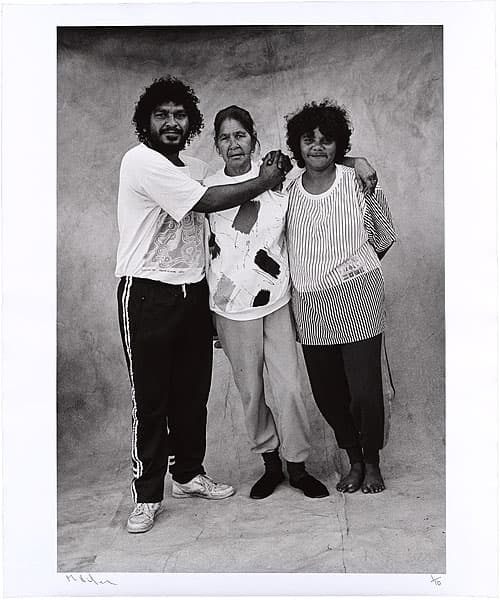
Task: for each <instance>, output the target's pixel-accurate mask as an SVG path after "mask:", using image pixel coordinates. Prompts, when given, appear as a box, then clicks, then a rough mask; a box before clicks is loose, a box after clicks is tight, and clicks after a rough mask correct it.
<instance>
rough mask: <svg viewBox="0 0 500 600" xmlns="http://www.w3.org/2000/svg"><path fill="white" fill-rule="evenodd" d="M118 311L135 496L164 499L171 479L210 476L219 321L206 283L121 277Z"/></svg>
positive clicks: (178, 479) (142, 498)
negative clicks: (210, 410)
mask: <svg viewBox="0 0 500 600" xmlns="http://www.w3.org/2000/svg"><path fill="white" fill-rule="evenodd" d="M118 313H119V322H120V331H121V335H122V341H123V347H124V351H125V358H126V361H127V367H128V370H129V377H130V383H131V388H132V467H133V481H132V495H133V497H134V501H135V502H159V501H160V500H161V499H162V498H163V486H164V479H165V474H166V472H167V468H168V456H169V453H170V454H171V455H172V454H173V453H175V464H174V465H173V466H171V472H172V477H173V478H174V479H175V480H176V481H178V482H179V483H186V482H187V481H190V480H191V479H192V478H193V477H195V476H196V475H198V474H200V473H204V472H205V471H204V469H203V459H204V456H205V447H206V423H207V408H206V405H207V401H208V394H209V391H210V381H211V374H212V323H211V317H210V313H209V309H208V287H207V283H206V281H205V280H203V281H201V282H200V283H196V284H190V285H186V286H185V288H183V287H181V286H174V285H168V284H164V283H161V282H158V281H153V280H150V279H140V278H136V277H122V279H121V280H120V283H119V285H118Z"/></svg>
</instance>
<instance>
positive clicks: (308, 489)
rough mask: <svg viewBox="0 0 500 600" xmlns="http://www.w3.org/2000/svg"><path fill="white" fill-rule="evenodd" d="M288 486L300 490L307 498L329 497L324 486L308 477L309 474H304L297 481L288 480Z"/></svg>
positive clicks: (310, 476) (313, 478)
mask: <svg viewBox="0 0 500 600" xmlns="http://www.w3.org/2000/svg"><path fill="white" fill-rule="evenodd" d="M290 485H291V486H292V487H294V488H298V489H299V490H302V491H303V492H304V495H305V496H307V497H308V498H326V497H327V496H329V495H330V492H329V491H328V489H327V488H326V486H325V485H323V484H322V483H321V481H318V480H317V479H316V478H315V477H313V476H312V475H309V473H306V474H305V475H303V476H302V477H300V478H299V479H290Z"/></svg>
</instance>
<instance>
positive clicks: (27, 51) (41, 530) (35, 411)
mask: <svg viewBox="0 0 500 600" xmlns="http://www.w3.org/2000/svg"><path fill="white" fill-rule="evenodd" d="M494 19H495V12H494V3H493V2H442V3H433V2H400V3H395V2H387V3H384V2H350V3H349V2H343V3H340V2H339V3H329V2H319V3H312V2H307V8H305V4H300V3H281V2H279V3H273V4H270V3H266V4H265V6H264V5H263V4H260V5H258V6H255V5H253V6H252V5H249V4H246V3H238V4H237V5H232V6H231V5H228V4H227V3H223V4H218V5H214V4H209V3H207V2H203V3H201V4H191V3H183V4H181V5H174V4H173V3H171V2H169V3H164V4H135V5H132V4H127V5H125V4H121V5H117V4H110V5H96V4H92V5H90V4H88V5H75V4H73V5H57V6H56V5H51V6H33V5H32V6H17V5H5V6H4V7H3V31H2V37H3V42H2V50H3V69H2V84H3V85H2V99H3V103H2V104H3V106H2V128H3V135H2V175H3V183H2V212H3V215H2V217H3V219H2V226H3V227H2V255H3V267H2V268H3V390H2V391H3V420H4V429H3V442H4V449H5V453H4V462H3V476H4V513H5V514H6V515H7V518H4V565H5V582H4V585H5V594H6V595H8V596H11V595H23V596H31V595H34V596H49V595H50V596H57V595H63V596H79V595H98V596H104V595H107V594H111V595H123V596H125V595H140V596H144V595H151V596H154V595H169V596H172V595H186V594H188V595H215V596H221V595H225V594H231V595H237V594H239V593H241V592H242V591H244V593H245V594H251V595H260V594H264V595H268V596H270V595H283V594H288V595H293V596H298V595H337V596H338V595H349V594H351V593H356V594H367V595H375V594H377V595H382V594H386V595H405V594H411V595H426V596H428V595H448V596H449V595H451V596H453V595H454V596H457V595H462V596H465V595H471V596H483V597H486V596H492V595H495V593H496V584H497V576H496V559H497V531H498V525H497V479H496V477H492V475H491V474H492V473H495V474H497V472H498V461H497V458H498V450H497V424H498V413H497V404H496V398H497V393H496V390H497V388H496V386H497V380H496V367H497V344H496V309H497V304H496V299H497V296H496V273H497V264H496V225H497V214H496V207H495V167H496V161H495V153H496V148H495V123H496V119H495V73H494V58H495V57H494V45H493V44H494V38H493V35H494ZM233 23H238V24H247V23H248V24H273V23H277V24H283V25H293V24H311V25H313V24H322V25H323V24H339V25H344V24H349V25H356V24H370V25H378V24H383V25H387V24H398V25H404V24H436V25H443V26H444V77H445V89H444V92H445V93H444V114H445V130H444V131H445V215H446V233H445V236H446V351H447V355H446V367H447V378H446V390H447V405H446V414H447V425H446V435H447V574H446V575H442V578H441V580H440V581H441V583H442V585H440V586H438V585H436V584H435V583H432V582H431V580H430V574H428V575H399V574H398V575H370V574H366V575H355V574H338V573H334V574H314V575H307V574H251V575H248V576H245V575H242V574H224V575H216V574H109V575H99V576H98V575H96V574H92V575H93V577H94V578H95V579H99V580H104V579H109V580H111V581H113V582H117V583H118V585H117V586H113V587H111V586H110V585H108V584H102V585H96V584H92V583H83V582H82V583H79V582H74V581H67V577H66V574H64V573H60V574H58V573H56V533H55V525H56V513H55V490H56V463H55V456H56V453H55V442H56V436H55V434H56V429H55V425H56V420H55V419H56V411H55V408H56V407H55V389H56V380H55V350H56V329H55V321H56V67H57V65H56V26H103V25H108V26H109V25H160V24H161V25H185V24H190V25H196V24H207V25H210V24H213V25H224V24H233ZM472 114H473V115H474V116H471V115H472ZM409 168H411V165H409ZM469 408H470V409H473V410H471V411H470V412H468V409H469ZM466 409H467V410H466ZM472 418H475V419H477V420H476V421H475V422H474V427H473V428H472V433H471V427H470V424H471V419H472ZM21 475H22V476H21ZM409 518H410V516H409ZM77 575H79V574H75V576H77ZM83 575H85V574H83ZM433 575H435V576H436V575H439V574H433Z"/></svg>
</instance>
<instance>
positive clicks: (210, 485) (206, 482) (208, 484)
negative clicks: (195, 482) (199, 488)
mask: <svg viewBox="0 0 500 600" xmlns="http://www.w3.org/2000/svg"><path fill="white" fill-rule="evenodd" d="M200 480H201V481H202V483H203V487H204V488H205V489H206V490H208V491H209V492H213V491H215V490H216V489H217V486H218V485H219V484H218V483H217V482H216V481H214V480H213V479H212V478H211V477H209V476H208V475H200Z"/></svg>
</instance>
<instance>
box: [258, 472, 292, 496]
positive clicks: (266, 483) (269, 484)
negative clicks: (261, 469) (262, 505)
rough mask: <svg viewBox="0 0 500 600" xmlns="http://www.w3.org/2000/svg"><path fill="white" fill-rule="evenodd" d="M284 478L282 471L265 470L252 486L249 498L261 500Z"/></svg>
mask: <svg viewBox="0 0 500 600" xmlns="http://www.w3.org/2000/svg"><path fill="white" fill-rule="evenodd" d="M283 479H285V476H284V475H283V472H282V471H266V472H265V473H264V475H262V477H261V478H260V479H259V480H258V481H257V482H256V483H254V485H253V486H252V489H251V490H250V498H254V499H255V500H262V498H267V497H268V496H270V495H271V494H272V493H273V492H274V490H275V489H276V487H277V486H278V485H279V484H280V483H281V482H282V481H283Z"/></svg>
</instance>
